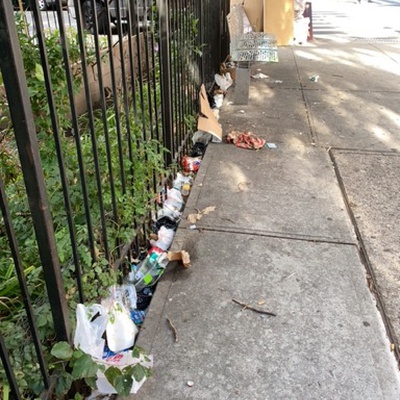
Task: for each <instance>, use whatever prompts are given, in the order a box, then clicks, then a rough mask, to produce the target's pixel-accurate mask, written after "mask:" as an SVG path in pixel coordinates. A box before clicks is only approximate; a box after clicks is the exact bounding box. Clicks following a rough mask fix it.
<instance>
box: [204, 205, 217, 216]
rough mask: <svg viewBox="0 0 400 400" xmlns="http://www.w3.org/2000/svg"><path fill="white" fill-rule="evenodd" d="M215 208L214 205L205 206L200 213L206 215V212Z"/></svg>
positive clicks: (208, 212)
mask: <svg viewBox="0 0 400 400" xmlns="http://www.w3.org/2000/svg"><path fill="white" fill-rule="evenodd" d="M216 208H217V207H215V206H210V207H206V208H205V209H204V210H202V211H201V212H200V213H201V214H203V215H207V214H210V212H213V211H215V209H216Z"/></svg>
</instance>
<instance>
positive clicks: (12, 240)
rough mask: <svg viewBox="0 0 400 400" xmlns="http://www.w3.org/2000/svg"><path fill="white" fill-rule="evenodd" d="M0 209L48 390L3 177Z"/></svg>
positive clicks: (46, 373) (44, 367)
mask: <svg viewBox="0 0 400 400" xmlns="http://www.w3.org/2000/svg"><path fill="white" fill-rule="evenodd" d="M0 208H1V213H2V215H3V220H4V225H5V228H6V232H7V236H8V242H9V244H10V249H11V254H12V257H13V261H14V265H15V270H16V273H17V277H18V283H19V287H20V290H21V294H22V300H23V302H24V306H25V311H26V315H27V318H28V322H29V327H30V330H31V335H32V340H33V344H34V346H35V350H36V355H37V357H38V362H39V367H40V372H41V373H42V377H43V382H44V385H45V387H46V388H48V387H49V374H48V371H47V363H46V361H45V358H44V355H43V351H42V346H41V343H40V338H39V333H38V330H37V326H36V323H35V320H34V318H33V316H34V313H33V309H32V305H31V300H30V297H29V290H28V286H27V284H26V280H25V274H24V268H23V265H22V260H21V256H20V253H19V248H18V242H17V238H16V236H15V232H14V227H13V225H12V222H11V215H10V211H9V208H8V203H7V198H6V192H5V188H4V184H3V180H2V178H1V177H0Z"/></svg>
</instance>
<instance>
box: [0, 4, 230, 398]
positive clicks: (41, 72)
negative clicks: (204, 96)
mask: <svg viewBox="0 0 400 400" xmlns="http://www.w3.org/2000/svg"><path fill="white" fill-rule="evenodd" d="M43 4H44V5H43ZM39 6H42V7H43V8H44V9H40V8H39ZM228 10H229V1H226V0H217V1H215V0H205V1H198V0H154V1H151V0H129V1H128V0H108V1H102V0H70V1H69V2H68V3H67V2H66V1H65V0H54V1H53V2H38V1H34V0H30V1H28V0H27V1H22V0H4V1H2V2H1V3H0V71H1V74H0V209H1V215H0V254H1V256H0V358H1V363H0V398H7V397H9V398H11V399H28V398H36V397H39V396H41V398H49V399H50V398H61V397H58V395H56V394H54V393H53V386H54V385H53V383H54V381H55V380H57V379H58V378H55V377H54V374H55V365H56V364H57V362H56V360H55V359H54V357H53V356H52V355H51V354H50V351H51V348H52V346H53V345H54V343H56V342H60V341H66V342H71V340H72V333H73V327H74V319H75V318H74V317H75V309H76V305H77V304H78V303H93V302H98V301H99V300H100V299H102V298H105V297H107V296H108V294H109V288H110V286H112V285H113V284H116V283H120V282H122V280H123V278H124V276H125V275H126V274H127V272H128V271H129V269H130V265H131V262H132V260H137V259H140V258H141V257H142V255H143V254H145V253H146V250H147V248H146V246H147V240H148V234H149V232H150V229H151V222H152V220H153V219H154V216H155V215H156V213H157V210H158V209H159V207H160V201H162V199H163V196H164V194H165V189H166V187H167V186H168V184H169V183H170V182H171V179H172V178H173V176H174V174H175V173H176V171H177V170H178V169H179V165H180V164H181V161H182V157H183V156H184V155H186V154H188V152H189V151H190V147H191V138H192V135H193V133H194V132H195V131H196V117H197V114H198V111H199V106H198V100H199V99H198V92H199V89H200V85H201V84H203V83H204V84H206V87H207V88H208V89H211V87H212V85H213V81H214V74H215V73H216V72H218V69H219V65H220V63H221V62H222V61H224V59H225V58H226V56H227V49H228V38H227V28H226V15H227V13H228Z"/></svg>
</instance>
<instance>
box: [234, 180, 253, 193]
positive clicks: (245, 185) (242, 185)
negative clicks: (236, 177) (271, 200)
mask: <svg viewBox="0 0 400 400" xmlns="http://www.w3.org/2000/svg"><path fill="white" fill-rule="evenodd" d="M249 185H250V182H240V183H238V185H237V188H238V189H239V190H240V191H241V192H245V191H247V190H248V186H249Z"/></svg>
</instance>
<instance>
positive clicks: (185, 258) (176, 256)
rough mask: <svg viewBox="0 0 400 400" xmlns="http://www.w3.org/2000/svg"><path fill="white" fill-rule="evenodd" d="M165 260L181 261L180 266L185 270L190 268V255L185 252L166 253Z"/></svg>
mask: <svg viewBox="0 0 400 400" xmlns="http://www.w3.org/2000/svg"><path fill="white" fill-rule="evenodd" d="M167 259H168V261H182V265H183V266H184V267H185V268H189V267H190V254H189V253H188V252H187V251H185V250H181V251H169V252H168V253H167Z"/></svg>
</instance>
